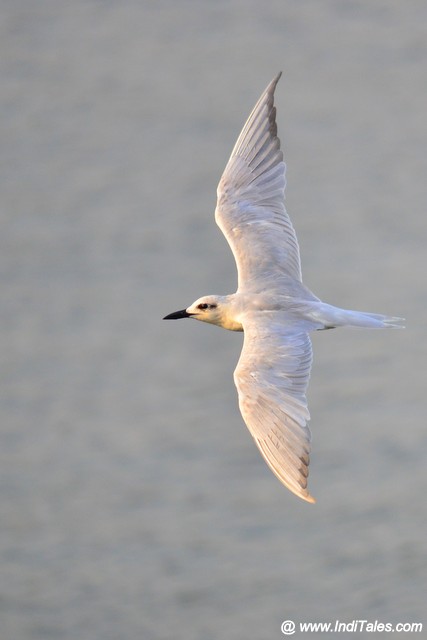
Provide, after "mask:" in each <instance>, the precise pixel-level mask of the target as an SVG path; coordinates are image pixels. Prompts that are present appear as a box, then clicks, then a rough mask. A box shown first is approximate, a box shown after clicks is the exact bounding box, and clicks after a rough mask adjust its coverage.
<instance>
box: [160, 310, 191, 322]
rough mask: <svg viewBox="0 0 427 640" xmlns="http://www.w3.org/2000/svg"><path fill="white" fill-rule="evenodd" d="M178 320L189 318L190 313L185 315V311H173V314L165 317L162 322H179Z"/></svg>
mask: <svg viewBox="0 0 427 640" xmlns="http://www.w3.org/2000/svg"><path fill="white" fill-rule="evenodd" d="M180 318H191V313H187V311H186V309H181V311H174V313H170V314H169V315H168V316H165V317H164V318H163V320H179V319H180Z"/></svg>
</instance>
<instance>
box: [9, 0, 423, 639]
mask: <svg viewBox="0 0 427 640" xmlns="http://www.w3.org/2000/svg"><path fill="white" fill-rule="evenodd" d="M426 25H427V5H426V3H425V2H423V1H421V0H420V1H417V0H408V1H407V2H400V1H399V0H387V1H386V0H376V1H375V2H364V1H362V0H359V1H354V2H341V1H338V0H336V1H333V0H325V1H323V2H318V1H315V0H306V1H304V2H293V1H290V0H286V1H284V0H267V1H266V2H252V1H248V2H243V1H239V0H230V1H229V2H223V1H221V0H220V1H218V2H208V1H207V0H205V1H204V2H196V1H195V0H181V1H180V2H173V1H172V0H170V1H166V0H159V1H158V2H154V1H149V0H147V1H144V0H142V1H141V2H135V1H133V0H123V1H122V2H109V1H105V2H101V1H98V2H97V1H94V0H93V1H91V0H88V1H83V0H75V1H73V2H64V1H63V0H56V1H53V0H52V1H48V0H40V1H39V2H31V1H29V0H22V1H18V2H15V1H13V2H12V1H11V0H4V1H3V2H2V3H1V21H0V34H1V38H0V52H1V55H0V73H1V83H0V101H1V103H0V109H1V111H0V113H1V132H0V139H1V145H0V157H1V167H2V169H1V174H0V181H1V182H0V189H1V193H0V207H1V211H0V224H1V233H0V242H1V248H0V268H1V270H0V285H1V317H2V321H1V334H0V362H1V386H0V388H1V405H0V456H1V464H0V470H1V471H0V473H1V482H0V635H1V638H2V639H6V640H45V639H50V638H53V639H55V640H56V639H58V640H75V639H77V638H78V639H79V640H85V639H88V640H115V639H117V640H119V639H120V640H135V639H136V638H142V639H144V640H169V639H170V638H186V640H196V639H201V638H203V640H211V639H212V640H213V639H215V640H216V639H218V638H226V639H227V640H243V639H245V640H246V639H247V638H254V639H257V640H259V639H262V640H263V639H266V640H269V639H270V638H271V639H274V638H281V637H284V636H283V635H282V633H281V631H280V625H281V623H282V621H283V620H293V621H295V623H296V624H299V622H301V621H331V622H334V621H335V620H337V619H338V620H340V621H343V622H351V621H352V620H355V619H366V620H368V621H375V620H379V621H382V622H391V623H393V624H396V623H398V622H418V621H421V622H424V625H427V619H426V616H425V602H426V575H427V567H426V552H427V536H426V521H427V519H426V512H427V507H426V504H427V500H426V495H427V477H426V456H427V431H426V418H425V416H426V405H427V402H426V389H425V386H426V385H425V381H426V373H425V361H426V356H427V353H426V352H427V347H426V343H427V341H426V337H425V316H426V311H427V303H426V300H427V298H426V239H427V216H426V212H425V210H426V202H427V186H426V170H427V166H426V143H427V110H426V102H427V77H426V75H427V74H426V69H427V37H426V36H427V33H426V31H427V27H426ZM279 70H282V71H283V77H282V79H281V81H280V84H279V86H278V89H277V93H276V104H277V109H278V118H277V119H278V126H279V134H280V137H281V139H282V142H283V147H284V150H285V156H286V161H287V164H288V189H287V208H288V211H289V213H290V215H291V217H292V220H293V222H294V226H295V228H296V231H297V234H298V237H299V242H300V247H301V254H302V261H303V274H304V279H305V282H306V284H307V285H308V286H309V287H310V288H311V289H312V290H314V292H315V293H316V294H317V295H319V297H321V298H322V299H324V300H325V301H328V302H331V303H332V304H337V305H339V306H344V307H349V308H355V309H360V310H367V311H372V312H375V311H376V312H380V313H387V314H391V315H400V316H405V317H406V319H407V328H406V329H405V331H382V332H380V331H357V330H341V331H338V330H337V331H328V332H321V333H319V334H316V335H314V336H313V343H314V354H315V360H314V368H313V373H312V378H311V384H310V389H309V403H310V410H311V414H312V421H311V428H312V432H313V456H312V464H311V475H310V490H311V492H312V494H313V495H314V496H315V497H316V498H317V504H316V505H309V504H307V503H304V502H302V501H299V500H298V499H296V498H295V497H294V496H293V495H291V493H290V492H289V491H287V490H286V489H285V488H284V487H283V486H282V485H281V484H280V483H279V482H278V481H277V480H276V479H275V478H274V477H273V475H272V474H271V473H270V472H269V470H268V469H267V467H266V465H265V464H264V462H263V461H262V460H261V458H260V456H259V455H258V453H257V451H256V448H255V446H254V445H253V443H252V441H251V438H250V436H249V433H248V432H247V430H246V427H245V426H244V424H243V421H242V419H241V417H240V414H239V411H238V407H237V398H236V392H235V389H234V385H233V381H232V372H233V370H234V367H235V364H236V362H237V359H238V356H239V353H240V348H241V342H242V336H241V335H240V334H232V333H228V332H225V331H220V330H218V329H217V328H214V327H210V326H206V325H202V324H201V323H196V322H190V321H185V322H184V321H183V322H180V323H178V322H177V323H170V322H169V323H167V322H162V320H161V318H162V317H163V316H164V315H165V314H166V313H170V312H171V311H175V310H176V309H180V308H183V307H185V306H187V305H188V304H190V303H191V302H192V301H193V300H195V299H196V298H197V297H199V296H200V295H203V294H209V293H220V294H221V293H231V292H233V291H234V289H235V286H236V274H235V267H234V263H233V258H232V256H231V254H230V252H229V248H228V246H227V243H226V241H225V239H224V238H223V237H222V235H221V233H220V231H219V229H218V228H217V227H216V225H215V223H214V219H213V211H214V206H215V193H216V191H215V190H216V185H217V182H218V180H219V177H220V175H221V172H222V170H223V168H224V166H225V162H226V160H227V158H228V155H229V153H230V152H231V149H232V146H233V144H234V141H235V139H236V137H237V135H238V133H239V131H240V128H241V126H242V125H243V123H244V121H245V119H246V117H247V115H248V114H249V111H250V110H251V108H252V106H253V104H254V103H255V101H256V99H257V98H258V96H259V94H260V93H261V91H262V90H263V89H264V87H265V86H266V85H267V83H268V82H269V81H270V80H271V79H272V77H273V76H274V75H275V74H276V73H277V72H278V71H279ZM352 635H353V636H354V635H355V634H352ZM368 635H369V634H368ZM398 635H399V634H394V636H395V637H398ZM296 636H298V634H296ZM409 636H410V634H409ZM342 637H345V636H344V635H342ZM348 637H349V636H348ZM359 637H364V636H363V633H362V634H360V636H359ZM371 637H372V634H371ZM405 637H408V634H405Z"/></svg>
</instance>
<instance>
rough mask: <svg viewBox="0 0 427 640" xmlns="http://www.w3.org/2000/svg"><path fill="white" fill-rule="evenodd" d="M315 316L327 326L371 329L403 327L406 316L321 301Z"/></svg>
mask: <svg viewBox="0 0 427 640" xmlns="http://www.w3.org/2000/svg"><path fill="white" fill-rule="evenodd" d="M315 317H316V319H317V320H320V321H322V322H323V323H324V325H325V328H332V327H366V328H371V329H403V328H404V322H405V319H404V318H399V317H397V316H385V315H382V314H380V313H367V312H364V311H350V310H349V309H340V308H339V307H333V306H332V305H329V304H325V303H321V305H319V308H318V309H316V312H315Z"/></svg>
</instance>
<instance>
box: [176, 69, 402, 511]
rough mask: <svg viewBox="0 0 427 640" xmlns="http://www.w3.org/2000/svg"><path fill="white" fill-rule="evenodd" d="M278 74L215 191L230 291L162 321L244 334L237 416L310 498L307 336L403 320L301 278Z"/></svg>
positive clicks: (286, 479)
mask: <svg viewBox="0 0 427 640" xmlns="http://www.w3.org/2000/svg"><path fill="white" fill-rule="evenodd" d="M280 76H281V73H279V74H278V75H277V76H276V77H275V78H274V79H273V80H272V81H271V82H270V84H269V85H268V87H267V88H266V89H265V91H264V92H263V93H262V95H261V97H260V98H259V100H258V102H257V103H256V105H255V107H254V109H253V110H252V113H251V114H250V116H249V118H248V119H247V121H246V123H245V125H244V127H243V129H242V131H241V133H240V135H239V137H238V139H237V142H236V144H235V146H234V149H233V151H232V153H231V156H230V159H229V160H228V163H227V166H226V168H225V171H224V173H223V175H222V177H221V180H220V182H219V185H218V190H217V196H218V199H217V206H216V211H215V220H216V222H217V224H218V225H219V227H220V229H221V231H222V232H223V234H224V235H225V237H226V239H227V241H228V243H229V245H230V248H231V250H232V252H233V255H234V258H235V261H236V265H237V271H238V288H237V292H236V293H233V294H231V295H225V296H220V295H209V296H204V297H202V298H199V299H198V300H196V301H195V302H193V304H191V305H190V306H189V307H187V308H186V309H182V310H181V311H176V312H174V313H171V314H169V315H167V316H166V317H165V318H164V320H175V319H178V318H194V319H196V320H201V321H202V322H208V323H211V324H216V325H218V326H219V327H223V328H224V329H229V330H231V331H243V332H244V341H243V349H242V352H241V355H240V359H239V362H238V364H237V367H236V370H235V371H234V382H235V384H236V387H237V391H238V396H239V407H240V411H241V414H242V416H243V419H244V421H245V423H246V425H247V427H248V429H249V431H250V433H251V435H252V437H253V439H254V440H255V443H256V445H257V446H258V448H259V450H260V452H261V454H262V456H263V458H264V460H265V461H266V463H267V465H268V466H269V467H270V469H271V470H272V472H273V473H274V474H275V475H276V476H277V478H278V479H279V480H280V481H281V482H282V483H283V484H284V485H285V486H286V487H287V488H288V489H290V491H292V492H293V493H294V494H295V495H297V496H299V497H300V498H302V499H303V500H306V501H307V502H315V500H314V498H313V497H312V496H311V495H310V493H309V491H308V488H307V478H308V467H309V460H310V440H311V434H310V429H309V427H308V421H309V419H310V414H309V411H308V407H307V398H306V392H307V387H308V382H309V377H310V371H311V365H312V348H311V341H310V337H309V333H310V332H311V331H316V330H319V329H332V328H334V327H370V328H389V327H401V326H402V322H403V319H402V318H397V317H390V316H385V315H380V314H376V313H364V312H361V311H350V310H347V309H340V308H338V307H334V306H332V305H329V304H326V303H325V302H322V301H321V300H320V299H319V298H317V297H316V296H315V295H314V294H313V293H312V292H311V291H310V290H309V289H308V288H307V287H306V286H305V285H304V284H303V283H302V276H301V261H300V253H299V247H298V241H297V238H296V234H295V231H294V228H293V226H292V223H291V221H290V218H289V216H288V214H287V213H286V209H285V202H284V201H285V185H286V178H285V174H286V166H285V163H284V161H283V153H282V151H281V149H280V140H279V138H278V137H277V125H276V108H275V106H274V91H275V89H276V85H277V83H278V81H279V78H280Z"/></svg>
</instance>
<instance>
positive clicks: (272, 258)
mask: <svg viewBox="0 0 427 640" xmlns="http://www.w3.org/2000/svg"><path fill="white" fill-rule="evenodd" d="M280 76H281V74H278V75H277V76H276V78H274V80H272V81H271V82H270V84H269V85H268V87H267V88H266V90H265V91H264V92H263V94H262V95H261V97H260V99H259V100H258V102H257V104H256V105H255V107H254V109H253V111H252V113H251V114H250V116H249V118H248V120H247V121H246V124H245V125H244V127H243V129H242V132H241V133H240V135H239V137H238V139H237V142H236V144H235V146H234V148H233V151H232V153H231V156H230V159H229V161H228V163H227V166H226V168H225V171H224V173H223V175H222V178H221V180H220V183H219V185H218V201H217V207H216V211H215V219H216V221H217V224H218V225H219V227H220V229H221V230H222V232H223V233H224V235H225V237H226V239H227V241H228V243H229V245H230V247H231V250H232V252H233V254H234V258H235V260H236V265H237V271H238V279H239V290H243V289H244V288H245V287H247V286H248V285H249V284H251V283H253V281H254V280H255V279H256V280H257V281H260V280H262V279H265V280H266V279H268V280H269V283H270V286H271V274H272V273H273V272H275V273H276V274H277V271H280V272H281V273H282V274H285V275H289V276H292V277H293V278H295V279H297V280H299V281H301V279H302V278H301V261H300V255H299V247H298V241H297V238H296V234H295V231H294V228H293V226H292V223H291V221H290V218H289V216H288V214H287V213H286V209H285V203H284V200H285V186H286V166H285V163H284V162H283V153H282V151H281V149H280V140H279V138H278V137H277V125H276V108H275V106H274V91H275V88H276V85H277V83H278V81H279V78H280Z"/></svg>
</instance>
